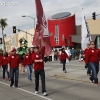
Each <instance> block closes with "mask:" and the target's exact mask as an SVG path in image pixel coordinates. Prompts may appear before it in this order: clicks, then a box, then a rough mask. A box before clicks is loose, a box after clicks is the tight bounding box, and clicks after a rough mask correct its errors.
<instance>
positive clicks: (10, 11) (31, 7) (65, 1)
mask: <svg viewBox="0 0 100 100" xmlns="http://www.w3.org/2000/svg"><path fill="white" fill-rule="evenodd" d="M3 2H5V3H6V4H7V3H8V2H13V3H14V2H18V6H12V5H11V6H10V5H7V6H5V7H4V6H1V5H0V18H7V19H8V20H7V23H8V26H7V27H6V28H5V30H4V33H5V34H12V26H16V27H17V28H19V29H22V30H27V29H31V28H33V27H34V20H33V19H31V18H28V17H26V18H23V17H21V16H22V15H26V16H32V17H34V18H36V11H35V0H0V3H3ZM41 2H42V5H43V9H44V13H45V16H46V18H48V17H49V16H52V15H53V14H56V13H59V12H74V13H75V15H76V24H77V25H80V24H81V19H82V8H84V13H85V16H86V18H92V13H93V12H96V13H97V14H100V0H41ZM97 18H100V17H99V16H98V17H97ZM0 33H1V30H0Z"/></svg>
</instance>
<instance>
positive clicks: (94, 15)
mask: <svg viewBox="0 0 100 100" xmlns="http://www.w3.org/2000/svg"><path fill="white" fill-rule="evenodd" d="M92 19H94V20H96V13H95V12H93V13H92Z"/></svg>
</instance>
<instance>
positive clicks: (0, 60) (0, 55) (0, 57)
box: [0, 49, 3, 67]
mask: <svg viewBox="0 0 100 100" xmlns="http://www.w3.org/2000/svg"><path fill="white" fill-rule="evenodd" d="M2 57H3V54H2V51H1V49H0V66H1V62H2ZM1 67H2V66H1Z"/></svg>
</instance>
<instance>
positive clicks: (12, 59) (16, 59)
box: [8, 54, 20, 68]
mask: <svg viewBox="0 0 100 100" xmlns="http://www.w3.org/2000/svg"><path fill="white" fill-rule="evenodd" d="M8 63H9V64H10V68H18V67H19V63H20V56H19V55H18V54H15V55H10V56H9V57H8Z"/></svg>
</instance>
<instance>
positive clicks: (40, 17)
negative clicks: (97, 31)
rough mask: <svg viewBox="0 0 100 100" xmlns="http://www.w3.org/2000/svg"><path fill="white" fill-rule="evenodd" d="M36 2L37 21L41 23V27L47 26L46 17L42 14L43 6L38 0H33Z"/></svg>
mask: <svg viewBox="0 0 100 100" xmlns="http://www.w3.org/2000/svg"><path fill="white" fill-rule="evenodd" d="M35 3H36V13H37V18H38V23H39V24H41V25H42V26H43V27H45V28H46V27H47V22H46V18H45V15H44V11H43V7H42V4H41V1H40V0H35Z"/></svg>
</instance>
